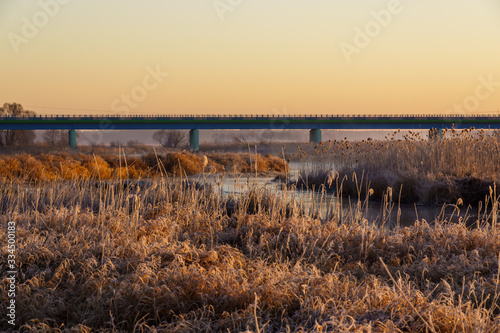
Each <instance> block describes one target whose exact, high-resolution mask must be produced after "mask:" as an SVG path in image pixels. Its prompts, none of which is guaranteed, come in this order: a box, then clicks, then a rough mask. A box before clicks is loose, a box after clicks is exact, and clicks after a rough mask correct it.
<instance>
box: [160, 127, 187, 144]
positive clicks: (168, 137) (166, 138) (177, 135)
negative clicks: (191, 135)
mask: <svg viewBox="0 0 500 333" xmlns="http://www.w3.org/2000/svg"><path fill="white" fill-rule="evenodd" d="M185 137H186V133H183V132H181V131H177V130H171V131H167V130H159V131H156V132H154V134H153V139H154V140H155V141H156V142H158V143H159V144H161V145H162V146H163V147H166V148H177V147H178V146H179V145H180V144H181V143H182V141H183V140H184V138H185Z"/></svg>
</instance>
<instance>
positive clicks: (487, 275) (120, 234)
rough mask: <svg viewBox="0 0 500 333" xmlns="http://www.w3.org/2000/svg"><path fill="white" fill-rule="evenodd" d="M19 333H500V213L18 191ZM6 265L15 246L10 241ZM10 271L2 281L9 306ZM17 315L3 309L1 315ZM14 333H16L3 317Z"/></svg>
mask: <svg viewBox="0 0 500 333" xmlns="http://www.w3.org/2000/svg"><path fill="white" fill-rule="evenodd" d="M0 191H1V192H0V194H1V202H0V225H1V226H2V227H1V229H0V230H1V231H0V237H1V239H6V230H7V228H6V224H7V221H10V220H15V221H16V222H17V228H18V229H17V239H18V249H17V259H18V268H19V272H20V275H19V278H18V282H19V285H18V296H17V309H18V312H17V315H18V323H19V324H20V331H34V332H37V331H39V332H46V331H70V330H72V331H91V330H94V331H115V332H118V331H136V332H143V331H151V332H211V331H231V332H239V331H254V332H275V331H281V332H300V331H315V332H497V331H498V327H500V317H499V316H498V314H499V313H500V311H499V310H500V308H499V306H500V301H499V299H498V295H499V292H500V290H499V289H498V287H499V286H498V283H499V276H498V274H499V262H498V260H499V253H500V231H499V230H498V228H497V227H496V225H495V224H496V212H497V209H498V202H497V201H496V198H495V197H493V198H491V200H492V201H490V205H493V206H494V207H495V208H494V211H493V212H494V214H491V215H484V216H480V217H479V220H478V221H477V224H476V227H475V228H467V227H466V226H465V224H464V223H460V224H449V223H448V222H447V221H436V222H435V223H433V224H429V223H427V222H426V221H419V222H417V223H416V224H415V225H414V226H413V227H407V228H395V229H393V230H388V229H385V228H383V227H380V226H377V225H373V224H372V223H370V222H369V221H367V220H366V219H364V218H363V215H362V211H363V209H364V207H363V204H362V203H356V204H354V205H353V207H352V209H351V210H349V212H343V211H342V210H341V209H340V207H337V206H335V207H332V211H333V213H332V214H331V215H330V217H329V218H328V219H323V220H320V219H317V218H314V215H309V214H305V213H304V211H303V210H302V209H301V207H300V202H296V201H294V200H284V199H283V197H281V196H278V195H273V194H272V193H267V192H265V191H263V190H259V189H253V190H251V191H250V192H249V193H241V194H234V195H230V196H229V197H221V196H220V195H219V194H218V193H219V192H218V191H216V190H212V189H211V188H204V187H203V186H201V185H193V184H190V183H185V182H183V183H170V182H169V181H167V180H165V179H158V180H156V181H155V182H153V183H152V184H149V185H148V186H142V187H140V186H136V187H131V186H125V187H124V186H120V184H114V185H112V184H110V183H102V185H101V186H96V185H95V182H93V181H66V182H46V183H39V184H37V185H36V186H32V185H29V184H25V183H22V182H18V181H14V180H10V181H3V182H2V183H1V187H0ZM1 249H2V250H1V251H2V253H1V255H2V258H5V257H6V254H7V253H6V247H5V246H2V248H1ZM4 265H5V262H3V264H2V271H1V272H2V273H1V275H0V279H1V283H0V290H1V295H3V296H2V300H1V301H2V304H6V303H5V302H6V301H7V299H6V295H7V292H6V290H7V289H6V288H7V281H6V276H5V274H6V273H5V271H6V267H5V266H4ZM0 317H2V318H5V307H1V308H0ZM0 325H2V326H1V328H2V329H7V328H8V327H7V326H6V323H5V321H3V322H2V324H0Z"/></svg>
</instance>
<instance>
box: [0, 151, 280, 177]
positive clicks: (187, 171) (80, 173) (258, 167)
mask: <svg viewBox="0 0 500 333" xmlns="http://www.w3.org/2000/svg"><path fill="white" fill-rule="evenodd" d="M124 156H125V154H124V153H123V155H122V154H121V153H119V154H117V155H95V154H83V153H75V154H69V153H61V154H39V155H34V156H33V155H30V154H19V155H13V156H8V155H0V178H4V179H7V180H8V179H17V180H19V179H22V180H23V181H31V182H38V181H57V180H73V179H77V180H85V179H95V180H113V179H140V178H147V177H155V176H159V175H164V176H171V175H173V176H186V175H187V176H189V175H195V174H200V173H203V172H204V171H206V172H210V173H219V172H220V173H235V174H237V173H256V172H257V173H260V174H263V173H283V172H286V171H287V170H288V165H287V163H286V162H285V161H283V160H282V159H281V158H279V157H275V156H271V155H266V156H262V155H259V154H249V153H240V154H233V153H212V154H208V155H206V158H207V165H206V166H204V164H203V156H204V155H200V154H192V153H187V152H172V153H166V154H163V155H158V154H150V155H145V156H143V157H127V158H125V157H124Z"/></svg>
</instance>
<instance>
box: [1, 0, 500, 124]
mask: <svg viewBox="0 0 500 333" xmlns="http://www.w3.org/2000/svg"><path fill="white" fill-rule="evenodd" d="M0 32H1V39H0V54H1V58H0V59H1V62H0V73H1V77H2V79H1V80H0V103H2V104H3V103H4V102H17V103H21V104H22V105H23V106H25V108H27V109H31V110H34V111H36V112H37V113H40V114H44V113H59V114H69V113H71V114H89V113H93V114H115V113H122V114H151V113H155V114H218V113H222V114H270V113H275V114H283V113H287V114H343V113H349V114H357V113H372V114H384V113H450V112H453V110H457V111H460V112H468V113H496V112H497V110H498V109H500V60H499V59H500V1H498V0H438V1H436V0H432V1H431V0H413V1H403V0H401V1H397V0H396V1H394V0H390V1H341V0H329V1H326V0H315V1H310V0H309V1H305V0H302V1H299V0H273V1H270V0H252V1H250V0H216V1H213V0H162V1H160V0H145V1H131V0H120V1H118V0H106V1H103V0H85V1H83V0H64V1H63V0H41V1H6V0H0ZM167 73H168V75H167Z"/></svg>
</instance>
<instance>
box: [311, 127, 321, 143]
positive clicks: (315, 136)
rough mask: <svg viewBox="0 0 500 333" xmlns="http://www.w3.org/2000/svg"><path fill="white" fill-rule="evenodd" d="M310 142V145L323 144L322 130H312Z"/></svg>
mask: <svg viewBox="0 0 500 333" xmlns="http://www.w3.org/2000/svg"><path fill="white" fill-rule="evenodd" d="M309 142H310V143H321V130H320V129H312V130H311V131H309Z"/></svg>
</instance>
